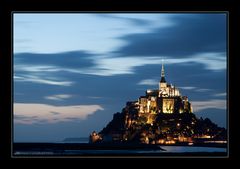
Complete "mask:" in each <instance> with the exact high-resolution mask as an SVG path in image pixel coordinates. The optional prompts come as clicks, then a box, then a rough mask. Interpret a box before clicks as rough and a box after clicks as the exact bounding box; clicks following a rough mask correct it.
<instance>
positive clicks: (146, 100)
mask: <svg viewBox="0 0 240 169" xmlns="http://www.w3.org/2000/svg"><path fill="white" fill-rule="evenodd" d="M138 105H139V113H140V114H157V113H185V112H188V113H192V107H191V104H190V102H189V101H188V98H187V96H181V94H180V91H179V89H177V88H176V87H175V86H173V85H171V84H168V83H167V82H166V80H165V73H164V66H163V65H162V72H161V80H160V81H159V89H157V90H147V91H146V95H145V96H141V97H140V98H139V99H138ZM150 121H152V120H150Z"/></svg>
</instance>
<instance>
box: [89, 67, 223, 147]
mask: <svg viewBox="0 0 240 169" xmlns="http://www.w3.org/2000/svg"><path fill="white" fill-rule="evenodd" d="M226 133H227V132H226V129H224V128H221V127H218V126H217V125H216V124H214V123H212V122H211V120H210V119H208V118H206V119H205V120H203V119H202V118H200V119H198V118H197V117H196V115H195V114H194V113H193V110H192V106H191V103H190V102H189V101H188V98H187V96H182V95H181V94H180V91H179V90H178V89H177V88H176V87H175V86H173V85H170V84H168V83H167V82H166V79H165V72H164V65H163V64H162V70H161V78H160V81H159V88H158V89H156V90H147V91H146V94H145V96H140V97H139V98H138V99H137V100H136V101H128V102H127V103H126V106H125V107H124V108H123V109H122V112H121V113H120V112H117V113H115V114H114V115H113V119H112V120H111V121H110V122H109V123H108V124H107V125H106V127H104V128H103V129H102V130H101V131H100V132H99V133H96V132H95V131H94V132H92V133H91V134H90V136H89V142H90V143H98V142H101V143H104V142H110V143H114V142H118V143H141V144H142V143H143V144H178V143H180V144H181V143H182V142H185V143H191V144H193V143H194V144H195V143H200V142H201V143H202V139H205V141H216V140H220V141H224V142H225V141H226V138H227V134H226Z"/></svg>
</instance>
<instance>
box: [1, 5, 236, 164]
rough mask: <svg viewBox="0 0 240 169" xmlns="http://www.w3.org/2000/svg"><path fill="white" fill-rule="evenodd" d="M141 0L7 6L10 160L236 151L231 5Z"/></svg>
mask: <svg viewBox="0 0 240 169" xmlns="http://www.w3.org/2000/svg"><path fill="white" fill-rule="evenodd" d="M110 4H111V3H110ZM117 4H118V3H117ZM120 4H121V3H120ZM140 4H142V5H139V6H138V7H136V6H134V7H133V6H131V5H130V6H125V5H124V3H122V5H123V6H125V8H121V5H119V6H118V5H116V4H114V5H113V6H111V5H109V8H108V7H106V6H104V5H103V4H102V6H101V7H98V8H91V7H89V8H88V9H82V8H80V7H79V8H77V7H73V8H72V10H69V8H67V9H66V8H61V7H59V8H58V7H55V8H53V9H52V8H51V6H48V7H45V8H41V7H36V6H35V7H33V8H31V7H29V8H28V7H23V6H22V7H23V9H24V10H22V9H21V7H20V9H18V8H11V6H10V5H9V6H8V7H9V8H10V9H9V10H7V11H8V12H7V18H8V19H9V20H8V21H9V23H8V25H9V27H8V28H10V29H8V31H9V34H10V37H11V39H9V38H8V39H9V41H7V42H8V43H6V44H7V46H8V48H9V50H8V55H9V57H8V58H7V62H8V63H10V68H8V70H9V71H8V75H10V77H11V81H10V80H9V79H10V78H8V82H10V84H9V85H8V86H10V91H11V94H10V95H8V99H4V101H3V102H2V103H4V104H5V103H6V104H5V106H6V105H9V106H8V108H7V111H6V112H8V111H10V112H11V113H6V114H3V116H4V117H3V119H6V120H5V122H4V123H7V124H6V125H7V126H8V127H7V129H8V132H7V133H8V135H7V136H6V137H4V138H6V139H5V141H4V144H7V145H8V146H5V147H6V152H7V154H8V156H9V157H10V158H11V159H16V158H17V159H21V158H158V159H161V158H229V157H230V156H231V146H230V141H231V139H230V138H231V133H233V132H232V131H230V129H231V124H232V122H231V119H230V117H232V116H231V113H230V111H229V105H230V104H231V103H230V102H229V93H230V92H229V68H230V54H229V53H230V52H229V51H230V46H229V39H230V38H229V37H230V35H231V34H230V30H231V22H230V21H231V17H230V16H232V15H230V14H231V11H229V10H228V8H227V6H225V7H223V6H221V5H220V6H219V7H215V8H211V6H210V7H206V8H204V7H203V6H201V5H197V6H196V5H194V4H193V5H192V7H190V6H183V5H180V6H179V3H177V4H175V8H173V7H174V5H173V6H171V5H170V4H168V3H165V4H164V5H165V8H163V7H159V6H158V7H157V5H156V6H155V5H146V6H145V7H143V6H144V5H143V4H144V3H140ZM85 5H86V6H89V4H88V5H87V4H85ZM63 6H64V5H63ZM110 6H111V7H110ZM44 9H45V10H44ZM5 55H7V52H6V53H5ZM4 76H5V75H4ZM5 82H6V81H5ZM5 86H6V85H5ZM4 92H6V91H4ZM7 119H8V120H7ZM233 135H234V134H233ZM7 138H8V139H9V140H7ZM4 144H1V145H4Z"/></svg>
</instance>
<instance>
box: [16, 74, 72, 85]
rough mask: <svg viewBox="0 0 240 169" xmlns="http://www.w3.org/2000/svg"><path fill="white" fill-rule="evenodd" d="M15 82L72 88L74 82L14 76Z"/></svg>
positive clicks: (32, 76) (31, 76)
mask: <svg viewBox="0 0 240 169" xmlns="http://www.w3.org/2000/svg"><path fill="white" fill-rule="evenodd" d="M14 81H16V82H17V81H18V82H32V83H40V84H48V85H56V86H71V85H72V84H73V82H72V81H56V80H52V79H49V78H48V79H47V78H43V77H39V76H34V75H24V76H16V75H14Z"/></svg>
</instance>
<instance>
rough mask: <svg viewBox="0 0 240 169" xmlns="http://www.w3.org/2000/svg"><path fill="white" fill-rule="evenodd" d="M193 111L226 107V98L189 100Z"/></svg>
mask: <svg viewBox="0 0 240 169" xmlns="http://www.w3.org/2000/svg"><path fill="white" fill-rule="evenodd" d="M191 103H192V106H193V111H194V112H200V111H204V110H205V109H226V100H220V99H213V100H205V101H191Z"/></svg>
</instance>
